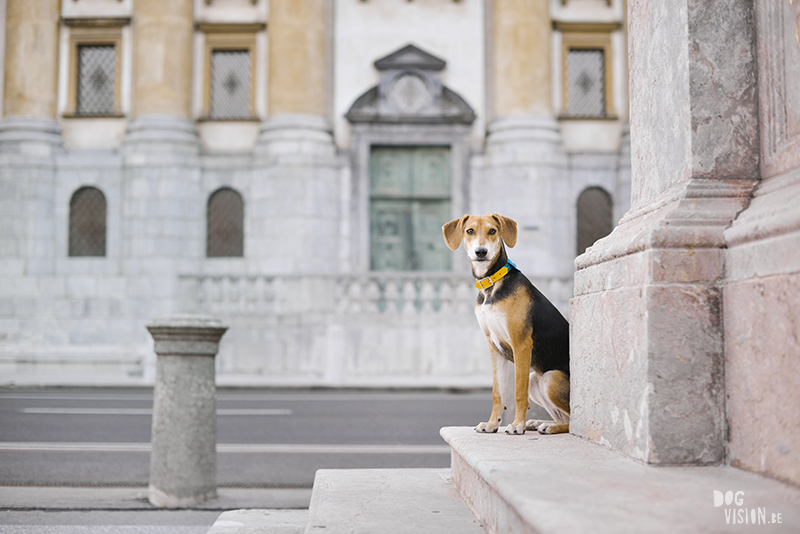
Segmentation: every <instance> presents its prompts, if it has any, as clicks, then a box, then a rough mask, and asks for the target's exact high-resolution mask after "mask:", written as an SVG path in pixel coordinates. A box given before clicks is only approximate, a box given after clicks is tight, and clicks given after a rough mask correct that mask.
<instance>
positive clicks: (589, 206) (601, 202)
mask: <svg viewBox="0 0 800 534" xmlns="http://www.w3.org/2000/svg"><path fill="white" fill-rule="evenodd" d="M613 229H614V219H613V202H612V200H611V195H609V194H608V193H607V192H606V191H605V190H604V189H602V188H600V187H589V188H587V189H585V190H584V191H583V192H582V193H581V195H580V196H579V197H578V248H577V254H578V255H581V254H583V253H584V252H585V251H586V249H587V248H589V247H591V246H592V245H594V243H595V241H597V240H598V239H602V238H604V237H605V236H607V235H608V234H610V233H611V231H612V230H613Z"/></svg>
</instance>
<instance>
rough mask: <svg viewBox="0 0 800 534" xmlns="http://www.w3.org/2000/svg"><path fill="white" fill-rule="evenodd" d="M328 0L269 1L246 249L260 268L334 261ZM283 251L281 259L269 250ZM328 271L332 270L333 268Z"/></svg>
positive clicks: (336, 185) (335, 169)
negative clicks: (263, 115) (263, 107)
mask: <svg viewBox="0 0 800 534" xmlns="http://www.w3.org/2000/svg"><path fill="white" fill-rule="evenodd" d="M330 10H331V3H330V1H329V0H307V1H303V2H297V1H294V0H271V1H270V9H269V21H268V23H267V34H268V38H269V101H268V115H269V116H268V118H267V120H265V121H264V122H263V123H262V124H261V128H260V132H259V139H258V142H257V144H256V148H255V156H256V158H255V162H256V169H255V178H256V179H255V181H254V199H253V201H254V203H255V206H254V212H253V213H254V214H255V215H254V218H255V220H254V226H255V227H256V228H258V230H257V231H256V232H254V236H256V235H257V236H263V237H262V238H254V240H253V241H251V242H250V243H251V246H250V250H252V251H253V255H254V256H257V261H258V263H259V265H260V266H261V268H262V269H263V270H265V271H272V272H276V271H277V272H292V273H298V272H300V273H302V272H323V271H330V269H331V266H332V265H340V264H341V262H339V261H338V259H339V254H340V251H339V245H338V244H339V231H338V229H339V227H340V225H339V207H340V197H341V191H340V187H341V186H340V183H341V171H340V168H341V162H340V161H339V159H338V158H337V155H336V146H335V144H334V139H333V130H332V126H331V121H330V119H329V117H328V94H329V91H330V83H329V82H330V80H328V65H329V50H328V32H329V31H330V30H329V19H330ZM276 248H277V249H280V250H283V251H285V252H284V254H283V255H282V257H281V258H278V257H276V255H275V254H273V253H272V252H271V251H272V250H275V249H276ZM334 269H335V267H334Z"/></svg>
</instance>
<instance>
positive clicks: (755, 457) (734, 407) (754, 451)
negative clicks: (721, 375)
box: [723, 0, 800, 485]
mask: <svg viewBox="0 0 800 534" xmlns="http://www.w3.org/2000/svg"><path fill="white" fill-rule="evenodd" d="M755 5H756V17H755V19H756V24H757V32H756V33H757V36H758V47H757V52H758V97H759V116H760V124H761V128H760V133H761V160H760V167H761V181H760V183H759V186H758V188H757V189H756V190H755V192H754V194H753V197H752V198H751V199H750V203H749V204H748V206H747V208H746V209H745V210H744V211H743V212H742V213H741V214H739V216H738V217H737V218H736V220H735V221H734V223H733V224H732V225H731V227H730V228H728V229H727V230H726V231H725V242H726V245H727V250H726V252H725V261H726V268H725V286H724V288H723V303H724V313H723V324H724V329H725V383H726V410H727V418H728V436H729V441H728V461H729V462H730V463H731V464H732V465H735V466H737V467H741V468H744V469H749V470H752V471H756V472H759V473H762V474H766V475H768V476H772V477H776V478H779V479H781V480H784V481H786V482H789V483H791V484H795V485H800V425H798V424H797V420H798V412H797V407H798V406H800V388H798V387H797V383H798V382H797V377H798V376H800V358H798V357H797V356H798V354H800V322H799V321H798V320H797V295H798V294H799V293H800V254H798V250H800V38H798V31H800V2H798V1H796V0H795V1H794V2H789V1H788V0H786V1H783V2H773V1H770V0H756V1H755Z"/></svg>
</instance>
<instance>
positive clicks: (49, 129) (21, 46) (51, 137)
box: [0, 0, 63, 156]
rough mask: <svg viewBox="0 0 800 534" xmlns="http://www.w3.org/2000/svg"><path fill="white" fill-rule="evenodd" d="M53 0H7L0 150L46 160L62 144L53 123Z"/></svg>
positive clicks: (55, 70) (55, 50)
mask: <svg viewBox="0 0 800 534" xmlns="http://www.w3.org/2000/svg"><path fill="white" fill-rule="evenodd" d="M59 4H60V3H59V1H58V0H7V2H6V32H5V34H6V46H5V52H6V57H5V72H4V76H5V77H4V82H3V83H4V93H3V95H4V99H3V115H4V117H5V118H4V119H3V120H2V121H0V152H14V153H22V154H29V155H34V156H48V155H50V154H52V152H53V151H54V150H57V149H59V148H60V147H61V146H62V143H63V140H62V138H61V128H60V127H59V126H58V123H56V121H55V116H56V92H57V80H58V30H59V27H58V21H59Z"/></svg>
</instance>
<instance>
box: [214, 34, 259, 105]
mask: <svg viewBox="0 0 800 534" xmlns="http://www.w3.org/2000/svg"><path fill="white" fill-rule="evenodd" d="M205 28H206V31H207V33H206V67H205V68H206V75H205V100H204V112H203V115H204V116H205V118H207V119H212V120H243V119H245V120H246V119H252V118H253V117H254V116H255V110H254V93H255V75H254V73H255V33H252V32H249V31H243V32H241V33H218V32H216V31H213V30H214V27H213V26H211V27H205ZM247 28H249V26H248V27H247Z"/></svg>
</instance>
